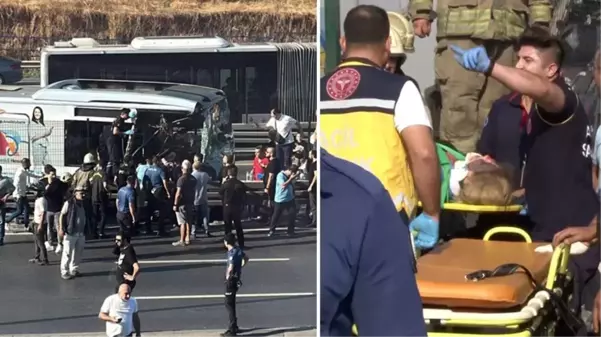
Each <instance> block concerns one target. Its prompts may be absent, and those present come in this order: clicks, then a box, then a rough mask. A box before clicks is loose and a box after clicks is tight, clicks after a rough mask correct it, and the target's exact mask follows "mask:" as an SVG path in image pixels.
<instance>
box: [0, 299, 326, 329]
mask: <svg viewBox="0 0 601 337" xmlns="http://www.w3.org/2000/svg"><path fill="white" fill-rule="evenodd" d="M309 297H315V296H313V295H310V296H294V297H280V298H268V299H255V300H238V301H237V304H252V303H262V302H275V301H288V300H296V299H299V298H309ZM101 304H102V303H101V302H100V303H98V308H99V309H100V305H101ZM223 305H224V304H223V300H221V301H219V302H218V303H206V304H197V305H185V306H178V307H170V308H160V309H149V310H143V311H140V313H141V315H144V313H148V312H161V311H172V310H184V309H200V308H211V307H222V306H223ZM141 317H144V316H141ZM84 318H90V319H97V318H98V313H97V312H93V313H89V314H85V315H69V316H64V317H51V318H40V319H30V320H22V321H12V322H0V326H9V325H21V324H35V323H42V322H55V321H56V322H57V324H55V325H53V326H60V323H59V321H66V320H74V319H84ZM252 330H256V329H251V331H252ZM307 330H308V328H307ZM80 332H83V331H80ZM148 332H153V331H148ZM155 332H156V331H155ZM45 333H46V334H52V333H65V331H46V332H45ZM247 336H268V335H247Z"/></svg>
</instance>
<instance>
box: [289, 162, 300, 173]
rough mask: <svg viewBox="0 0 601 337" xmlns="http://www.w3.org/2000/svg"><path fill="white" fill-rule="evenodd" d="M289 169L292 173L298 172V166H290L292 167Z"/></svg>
mask: <svg viewBox="0 0 601 337" xmlns="http://www.w3.org/2000/svg"><path fill="white" fill-rule="evenodd" d="M288 169H289V170H290V172H292V173H296V172H298V165H295V164H292V165H290V167H288Z"/></svg>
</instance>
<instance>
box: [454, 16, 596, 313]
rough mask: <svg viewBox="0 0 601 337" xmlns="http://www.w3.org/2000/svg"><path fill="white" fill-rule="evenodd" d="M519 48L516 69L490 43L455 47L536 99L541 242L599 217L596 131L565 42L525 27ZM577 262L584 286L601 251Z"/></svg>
mask: <svg viewBox="0 0 601 337" xmlns="http://www.w3.org/2000/svg"><path fill="white" fill-rule="evenodd" d="M517 47H518V63H517V65H516V66H515V68H514V67H507V66H503V65H500V64H497V63H494V62H491V61H490V59H489V57H488V55H487V54H486V50H485V49H484V48H483V47H475V48H472V49H469V50H462V49H460V48H458V47H456V46H451V48H452V49H453V50H454V52H455V54H456V58H457V61H458V62H459V63H460V64H461V65H462V66H463V67H465V68H466V69H468V70H472V71H476V72H481V73H486V74H489V75H490V76H491V77H493V78H494V79H496V80H498V81H499V82H501V83H503V84H504V85H506V86H507V87H508V88H510V89H511V90H513V91H516V92H519V93H521V94H522V95H524V96H527V97H530V98H531V99H532V101H533V103H532V105H531V107H530V113H529V117H528V121H527V125H526V136H525V138H524V143H523V146H524V151H525V153H526V154H527V159H526V166H525V169H524V187H525V189H526V202H527V204H528V213H529V216H530V218H531V220H532V221H533V222H534V228H533V230H532V232H531V233H530V234H531V236H532V239H533V241H551V240H552V239H553V237H554V235H555V234H556V233H557V232H559V231H561V230H563V229H564V228H566V227H568V226H576V227H584V226H589V225H591V224H592V223H593V222H596V221H597V215H598V214H599V200H598V199H597V196H596V194H595V191H594V189H593V187H592V186H593V182H592V162H591V152H592V150H591V138H592V133H593V132H592V128H591V127H590V126H589V123H588V118H587V116H586V113H585V111H584V109H583V107H582V105H580V104H579V101H578V98H577V97H576V94H575V93H574V92H573V91H572V90H571V88H570V87H569V86H568V85H567V84H566V83H565V81H564V79H563V78H562V77H561V76H560V71H561V63H562V61H563V59H564V50H563V48H562V45H561V42H560V41H559V40H558V39H557V38H555V37H553V36H551V35H550V34H549V32H548V30H547V29H545V28H543V27H537V26H533V27H531V28H529V29H527V30H526V31H525V32H524V34H523V35H522V37H521V38H520V39H519V41H518V43H517ZM570 262H573V263H574V266H572V267H577V268H578V270H577V271H575V272H574V274H575V276H576V278H575V283H576V286H583V284H582V283H581V282H584V281H585V280H588V279H590V277H591V276H592V275H593V274H594V273H595V272H596V271H597V265H598V264H599V254H598V250H597V249H589V250H588V251H587V253H584V254H583V255H578V256H575V257H574V258H572V259H571V261H570ZM580 289H581V288H580ZM576 291H577V292H580V290H578V289H577V290H576ZM575 298H576V296H575ZM576 300H578V299H576ZM576 305H577V308H580V305H579V304H576Z"/></svg>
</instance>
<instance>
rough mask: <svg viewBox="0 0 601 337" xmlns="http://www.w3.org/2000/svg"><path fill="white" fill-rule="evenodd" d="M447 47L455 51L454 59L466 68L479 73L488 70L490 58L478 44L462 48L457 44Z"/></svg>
mask: <svg viewBox="0 0 601 337" xmlns="http://www.w3.org/2000/svg"><path fill="white" fill-rule="evenodd" d="M449 48H451V50H452V51H453V53H455V59H456V60H457V62H459V64H461V66H463V67H464V68H465V69H467V70H471V71H477V72H480V73H486V72H488V70H489V68H490V58H489V57H488V54H487V53H486V49H485V48H484V47H482V46H478V47H475V48H472V49H468V50H464V49H461V48H459V47H457V46H453V45H451V46H450V47H449Z"/></svg>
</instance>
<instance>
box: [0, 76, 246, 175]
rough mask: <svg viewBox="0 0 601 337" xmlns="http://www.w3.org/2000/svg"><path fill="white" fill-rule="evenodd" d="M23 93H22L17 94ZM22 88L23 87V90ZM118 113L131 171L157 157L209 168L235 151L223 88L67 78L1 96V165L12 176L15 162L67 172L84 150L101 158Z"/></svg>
mask: <svg viewBox="0 0 601 337" xmlns="http://www.w3.org/2000/svg"><path fill="white" fill-rule="evenodd" d="M22 90H24V89H22ZM24 91H26V90H24ZM123 109H129V110H130V111H134V110H135V111H136V116H135V118H130V119H129V120H127V121H126V123H130V127H132V130H134V133H133V135H132V136H126V137H124V138H123V141H122V144H121V146H122V147H123V153H124V158H125V159H126V160H127V162H126V164H127V166H128V167H133V166H134V165H135V164H137V163H139V162H141V161H142V160H143V158H147V157H149V156H154V155H159V156H168V157H171V158H173V159H174V160H182V159H184V158H191V157H192V156H193V155H194V154H197V153H202V154H203V155H204V158H205V159H204V160H205V162H206V163H208V164H209V165H210V166H211V167H212V168H213V169H214V170H215V171H217V172H218V171H219V170H220V169H221V157H222V155H223V154H232V153H233V151H234V147H235V144H234V137H233V133H232V127H231V123H230V119H229V117H230V112H229V107H228V101H227V98H226V95H225V93H224V92H223V91H222V90H219V89H214V88H209V87H203V86H197V85H188V84H175V83H165V82H143V81H120V80H97V79H72V80H64V81H59V82H56V83H53V84H50V85H48V86H46V87H44V88H42V89H39V90H37V91H35V92H33V93H32V94H31V95H28V93H27V92H15V93H2V95H0V164H1V165H2V166H3V167H4V172H14V171H15V170H16V168H17V166H18V165H20V164H19V163H20V160H21V159H22V158H30V159H31V161H32V164H33V166H34V169H35V170H36V171H39V170H41V169H42V168H43V166H44V165H46V164H51V165H53V166H54V167H56V169H57V171H58V172H73V171H75V170H76V169H77V168H78V167H79V166H80V165H81V163H82V160H83V157H84V155H85V154H86V153H94V154H98V156H99V158H100V160H101V161H102V160H105V161H106V156H107V153H106V146H105V144H106V138H107V135H108V133H110V132H111V128H110V126H111V123H112V122H113V120H114V119H115V118H116V117H118V116H119V113H120V111H121V110H123Z"/></svg>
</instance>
